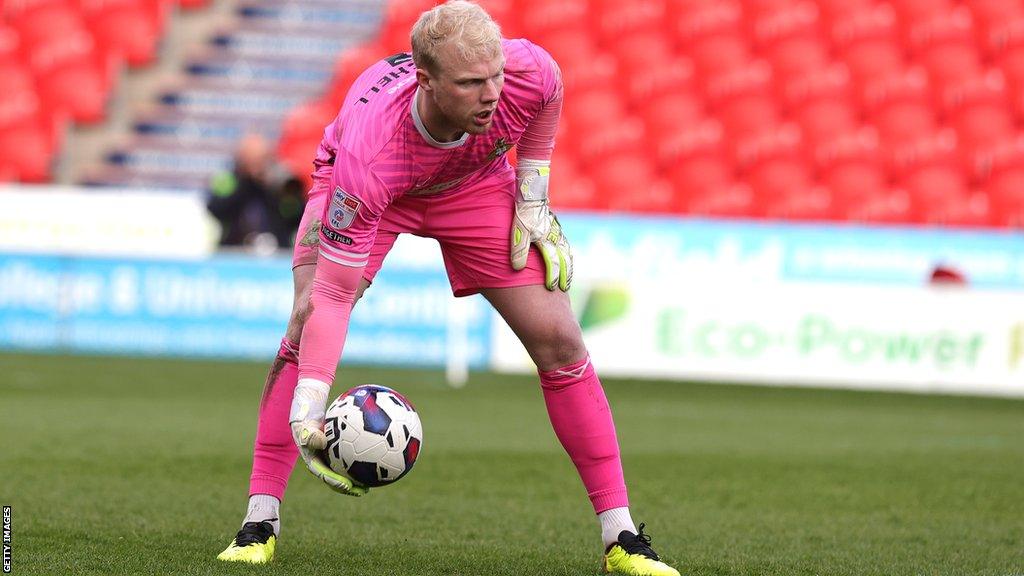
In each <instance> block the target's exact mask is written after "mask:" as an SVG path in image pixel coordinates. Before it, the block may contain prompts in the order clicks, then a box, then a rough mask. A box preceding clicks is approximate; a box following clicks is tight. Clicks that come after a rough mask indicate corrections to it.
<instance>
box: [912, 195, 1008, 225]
mask: <svg viewBox="0 0 1024 576" xmlns="http://www.w3.org/2000/svg"><path fill="white" fill-rule="evenodd" d="M991 210H992V208H991V201H990V200H989V197H988V195H987V194H986V193H984V192H980V191H977V192H971V193H968V194H966V195H964V196H955V197H949V198H944V199H942V200H935V201H932V202H928V203H924V204H921V205H920V207H919V211H920V215H921V221H922V222H924V223H925V224H932V225H940V226H969V227H982V226H991V225H992V224H993V223H994V222H993V215H992V212H991Z"/></svg>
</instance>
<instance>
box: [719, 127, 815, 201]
mask: <svg viewBox="0 0 1024 576" xmlns="http://www.w3.org/2000/svg"><path fill="white" fill-rule="evenodd" d="M735 155H736V160H737V165H738V166H739V168H740V172H741V175H742V176H743V178H744V179H745V180H746V182H747V183H748V184H749V185H750V187H751V189H752V190H753V191H754V194H755V196H756V197H757V198H759V199H766V200H770V199H774V198H780V197H783V196H786V195H788V194H789V193H791V192H793V191H800V190H806V189H809V188H810V187H811V182H812V175H811V171H810V167H809V166H808V165H807V163H806V161H805V160H804V158H803V149H802V140H801V134H800V129H799V128H798V127H797V126H795V125H793V124H787V125H781V126H774V127H771V128H767V129H763V130H760V131H758V132H754V133H752V134H751V135H749V136H746V137H744V138H742V139H740V140H739V141H738V142H737V144H736V147H735Z"/></svg>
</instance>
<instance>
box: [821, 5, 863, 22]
mask: <svg viewBox="0 0 1024 576" xmlns="http://www.w3.org/2000/svg"><path fill="white" fill-rule="evenodd" d="M816 3H817V4H818V8H819V9H820V10H821V15H822V17H823V18H824V19H825V20H826V21H827V22H828V23H830V24H835V23H837V22H841V21H844V20H848V19H849V18H850V17H852V16H855V15H857V14H862V13H864V12H867V11H869V10H871V8H872V7H873V6H874V4H875V2H874V0H816Z"/></svg>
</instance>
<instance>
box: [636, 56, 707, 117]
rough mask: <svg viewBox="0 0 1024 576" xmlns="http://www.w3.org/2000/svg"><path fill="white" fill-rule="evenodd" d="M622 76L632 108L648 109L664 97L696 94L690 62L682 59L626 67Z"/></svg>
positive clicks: (694, 96)
mask: <svg viewBox="0 0 1024 576" xmlns="http://www.w3.org/2000/svg"><path fill="white" fill-rule="evenodd" d="M622 76H623V80H624V81H625V83H626V86H625V90H626V94H627V97H628V100H629V102H630V103H631V104H632V106H634V107H639V108H649V107H651V106H654V104H653V103H652V102H653V101H654V100H661V99H662V97H663V96H669V97H674V96H681V97H687V98H694V99H695V98H697V97H698V96H697V91H696V86H695V85H694V69H693V64H692V63H690V61H689V60H687V59H685V58H671V59H670V60H668V61H665V62H653V61H651V62H646V63H644V64H643V65H642V66H636V67H634V68H630V69H627V70H625V71H624V73H623V75H622Z"/></svg>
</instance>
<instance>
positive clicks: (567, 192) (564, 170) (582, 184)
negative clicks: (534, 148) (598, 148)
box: [550, 148, 607, 210]
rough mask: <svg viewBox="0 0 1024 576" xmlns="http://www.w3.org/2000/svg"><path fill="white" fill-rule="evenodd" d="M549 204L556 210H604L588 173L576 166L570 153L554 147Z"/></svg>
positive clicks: (604, 207)
mask: <svg viewBox="0 0 1024 576" xmlns="http://www.w3.org/2000/svg"><path fill="white" fill-rule="evenodd" d="M551 166H552V168H553V169H552V170H551V184H550V194H551V205H552V206H554V207H555V209H556V210H558V209H561V208H572V209H586V210H604V209H607V207H606V206H604V205H603V204H602V203H601V198H600V197H599V196H598V194H597V187H596V186H594V181H593V179H592V178H590V176H589V175H587V174H585V173H582V172H580V171H579V169H578V168H577V166H576V162H575V160H573V157H572V155H570V154H567V153H565V152H563V151H562V150H561V149H560V148H556V149H555V154H554V157H552V159H551Z"/></svg>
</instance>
